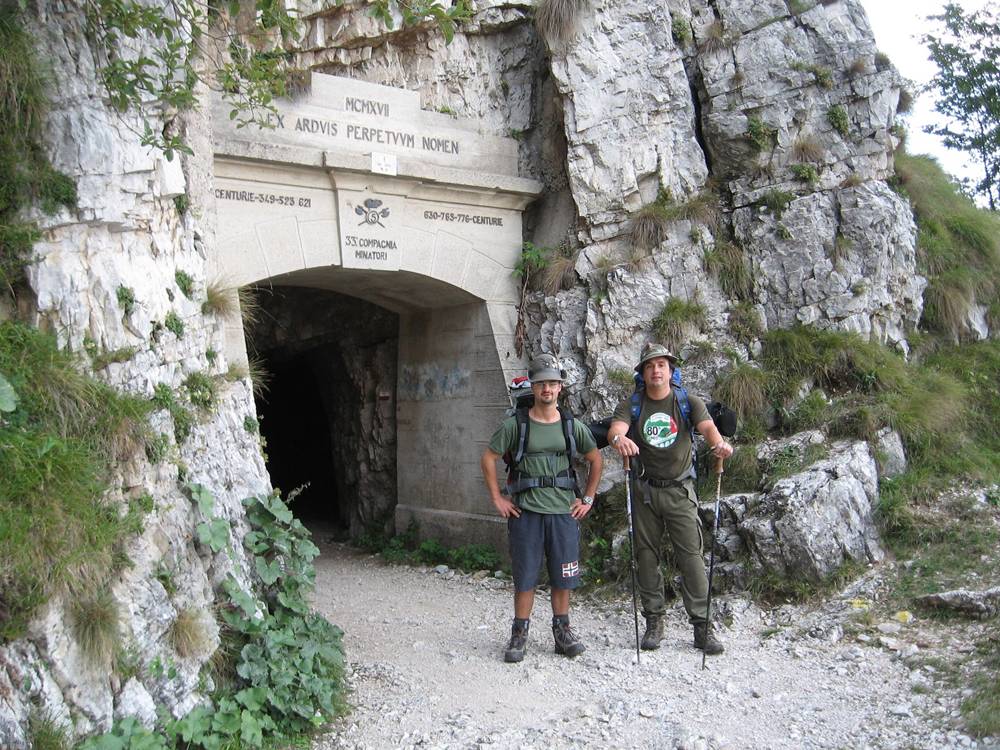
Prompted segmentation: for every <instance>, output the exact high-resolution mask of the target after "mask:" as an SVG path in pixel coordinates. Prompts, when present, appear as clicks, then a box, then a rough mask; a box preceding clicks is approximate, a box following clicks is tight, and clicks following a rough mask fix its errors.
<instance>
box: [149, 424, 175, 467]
mask: <svg viewBox="0 0 1000 750" xmlns="http://www.w3.org/2000/svg"><path fill="white" fill-rule="evenodd" d="M169 454H170V437H169V436H168V435H165V434H164V433H162V432H161V433H160V434H158V435H154V436H152V437H150V438H148V439H147V440H146V458H147V459H149V462H150V463H151V464H154V465H155V464H161V463H163V462H164V461H165V460H166V459H167V456H168V455H169Z"/></svg>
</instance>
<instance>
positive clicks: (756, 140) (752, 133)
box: [747, 116, 778, 151]
mask: <svg viewBox="0 0 1000 750" xmlns="http://www.w3.org/2000/svg"><path fill="white" fill-rule="evenodd" d="M747 139H748V140H749V141H750V143H751V144H752V145H753V147H754V150H755V151H770V150H771V149H773V148H774V147H775V146H777V145H778V129H777V128H775V127H772V126H771V125H768V124H767V123H766V122H764V121H763V120H762V119H761V118H760V117H757V116H753V117H748V118H747Z"/></svg>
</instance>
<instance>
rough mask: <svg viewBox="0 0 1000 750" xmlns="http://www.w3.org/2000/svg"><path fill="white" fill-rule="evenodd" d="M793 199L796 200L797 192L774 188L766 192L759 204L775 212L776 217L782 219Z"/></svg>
mask: <svg viewBox="0 0 1000 750" xmlns="http://www.w3.org/2000/svg"><path fill="white" fill-rule="evenodd" d="M793 200H795V193H789V192H788V191H787V190H777V189H772V190H768V191H767V192H766V193H764V195H763V196H762V197H761V199H760V200H759V201H758V205H759V206H760V207H761V208H764V209H766V210H768V211H770V212H771V213H773V214H774V216H775V218H777V219H778V220H780V219H781V217H782V216H783V215H784V213H785V211H786V210H788V206H789V205H791V203H792V201H793Z"/></svg>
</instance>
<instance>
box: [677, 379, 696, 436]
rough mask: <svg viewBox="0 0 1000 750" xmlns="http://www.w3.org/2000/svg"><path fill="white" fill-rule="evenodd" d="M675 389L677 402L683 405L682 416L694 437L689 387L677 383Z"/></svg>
mask: <svg viewBox="0 0 1000 750" xmlns="http://www.w3.org/2000/svg"><path fill="white" fill-rule="evenodd" d="M673 391H674V393H676V394H677V403H678V405H680V407H681V416H682V417H683V418H684V424H685V426H687V428H688V432H690V433H691V435H692V437H693V436H694V425H693V424H691V400H690V399H689V398H688V392H687V388H685V387H684V386H682V385H675V386H674V388H673Z"/></svg>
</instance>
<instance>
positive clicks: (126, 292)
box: [117, 284, 135, 317]
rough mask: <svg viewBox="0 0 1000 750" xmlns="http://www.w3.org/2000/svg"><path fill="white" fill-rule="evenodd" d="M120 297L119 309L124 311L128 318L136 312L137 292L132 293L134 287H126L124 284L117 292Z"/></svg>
mask: <svg viewBox="0 0 1000 750" xmlns="http://www.w3.org/2000/svg"><path fill="white" fill-rule="evenodd" d="M117 297H118V307H120V308H121V309H122V311H123V312H124V313H125V315H126V317H127V316H129V315H131V314H132V312H133V311H134V310H135V292H134V291H132V287H128V286H125V285H124V284H122V285H120V286H119V287H118V291H117Z"/></svg>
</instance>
